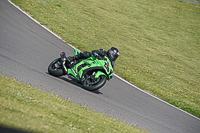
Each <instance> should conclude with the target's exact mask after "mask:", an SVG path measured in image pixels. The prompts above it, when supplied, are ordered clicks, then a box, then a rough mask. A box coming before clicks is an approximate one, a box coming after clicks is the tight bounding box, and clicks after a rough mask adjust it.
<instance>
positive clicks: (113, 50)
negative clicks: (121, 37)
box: [107, 47, 119, 61]
mask: <svg viewBox="0 0 200 133" xmlns="http://www.w3.org/2000/svg"><path fill="white" fill-rule="evenodd" d="M107 56H108V58H109V59H110V60H111V61H115V60H116V59H117V57H118V56H119V50H118V49H117V48H115V47H111V48H110V49H109V50H108V52H107Z"/></svg>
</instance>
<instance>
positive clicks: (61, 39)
mask: <svg viewBox="0 0 200 133" xmlns="http://www.w3.org/2000/svg"><path fill="white" fill-rule="evenodd" d="M8 2H10V4H12V5H13V6H15V7H16V8H17V9H19V10H20V11H21V12H23V13H24V14H25V15H26V16H28V17H29V18H30V19H32V20H33V21H34V22H36V23H37V24H39V25H40V26H42V27H43V28H44V29H46V30H47V31H49V32H50V33H51V34H53V35H54V36H56V37H57V38H59V39H60V40H62V41H63V42H65V41H64V40H63V39H62V38H60V37H59V36H58V35H56V34H55V33H53V32H52V31H50V30H49V29H48V28H46V27H45V26H43V25H41V24H40V23H39V22H38V21H36V20H35V19H33V18H32V17H31V16H30V15H29V14H27V13H26V12H24V11H23V10H21V9H20V8H19V7H18V6H16V5H15V4H14V3H12V2H11V1H10V0H8ZM65 43H66V42H65ZM66 44H67V45H69V46H70V47H72V48H73V49H76V48H75V47H74V46H72V45H70V44H68V43H66ZM114 76H116V77H117V78H119V79H120V80H122V81H124V82H125V83H127V84H129V85H130V86H132V87H134V88H136V89H138V90H140V91H142V92H144V93H145V94H147V95H149V96H151V97H153V98H155V99H157V100H159V101H161V102H163V103H165V104H167V105H169V106H171V107H174V108H176V109H178V110H180V111H182V112H184V113H186V114H188V115H190V116H192V117H194V118H196V119H198V120H200V118H198V117H196V116H194V115H192V114H190V113H188V112H186V111H184V110H182V109H180V108H178V107H176V106H174V105H172V104H169V103H168V102H166V101H164V100H162V99H160V98H158V97H155V96H154V95H152V94H150V93H148V92H146V91H144V90H142V89H140V88H138V87H137V86H135V85H133V84H131V83H130V82H128V81H126V80H125V79H123V78H121V77H120V76H118V75H116V74H115V73H114Z"/></svg>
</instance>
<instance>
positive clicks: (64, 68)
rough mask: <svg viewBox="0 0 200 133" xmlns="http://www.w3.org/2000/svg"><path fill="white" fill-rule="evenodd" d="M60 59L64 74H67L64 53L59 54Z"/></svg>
mask: <svg viewBox="0 0 200 133" xmlns="http://www.w3.org/2000/svg"><path fill="white" fill-rule="evenodd" d="M60 58H61V61H62V66H63V70H64V73H65V74H67V68H66V66H65V63H66V59H67V57H66V54H65V52H62V53H61V54H60Z"/></svg>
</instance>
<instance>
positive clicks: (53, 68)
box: [48, 58, 64, 77]
mask: <svg viewBox="0 0 200 133" xmlns="http://www.w3.org/2000/svg"><path fill="white" fill-rule="evenodd" d="M48 72H49V74H50V75H53V76H56V77H59V76H62V75H63V74H64V72H63V68H62V62H61V59H60V58H58V59H55V60H54V61H52V62H51V63H50V65H49V67H48Z"/></svg>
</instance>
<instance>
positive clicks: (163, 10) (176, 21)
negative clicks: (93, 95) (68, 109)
mask: <svg viewBox="0 0 200 133" xmlns="http://www.w3.org/2000/svg"><path fill="white" fill-rule="evenodd" d="M12 2H14V3H15V4H16V5H18V6H19V7H20V8H22V9H23V10H25V11H26V12H28V13H29V14H31V15H32V17H33V18H35V19H36V20H38V21H39V22H41V24H43V25H45V26H46V27H48V28H49V29H50V30H51V31H53V32H54V33H56V34H58V35H59V36H61V37H62V38H63V40H65V41H66V42H68V43H70V44H72V45H73V46H75V47H77V48H79V49H80V50H82V51H91V50H93V49H99V48H103V49H106V50H107V49H108V48H110V47H111V46H115V47H117V48H119V50H120V51H121V52H120V57H119V59H118V60H117V65H116V67H115V73H117V74H118V75H119V76H121V77H123V78H124V79H126V80H128V81H130V82H131V83H133V84H135V85H136V86H138V87H140V88H141V89H143V90H146V91H148V92H150V93H152V94H154V95H156V96H157V97H159V98H161V99H163V100H165V101H167V102H169V103H171V104H173V105H175V106H177V107H179V108H181V109H183V110H185V111H187V112H189V113H191V114H193V115H195V116H197V117H200V82H199V79H200V76H199V74H200V69H199V66H200V58H199V57H200V48H199V47H200V38H199V36H200V30H199V29H200V23H199V21H200V15H199V14H200V4H195V3H189V2H185V1H181V0H167V1H166V0H142V1H137V0H128V1H124V0H109V1H107V0H95V1H93V0H84V1H83V0H76V1H72V0H53V1H52V0H37V1H35V0H12Z"/></svg>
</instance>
